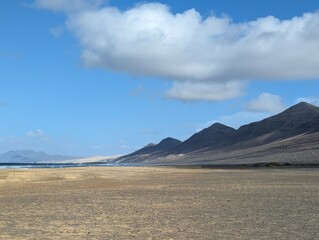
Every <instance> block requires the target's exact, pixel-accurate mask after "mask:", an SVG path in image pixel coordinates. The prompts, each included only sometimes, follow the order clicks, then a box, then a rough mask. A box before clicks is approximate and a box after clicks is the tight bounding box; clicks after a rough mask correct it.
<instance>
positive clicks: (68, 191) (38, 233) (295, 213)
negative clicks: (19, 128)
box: [0, 167, 319, 240]
mask: <svg viewBox="0 0 319 240" xmlns="http://www.w3.org/2000/svg"><path fill="white" fill-rule="evenodd" d="M318 216H319V169H225V170H224V169H183V168H156V167H153V168H151V167H149V168H146V167H145V168H144V167H122V168H121V167H105V168H102V167H101V168H98V167H92V168H74V169H27V170H0V239H4V240H8V239H23V240H26V239H37V240H38V239H64V240H68V239H72V240H76V239H134V238H135V239H319V217H318Z"/></svg>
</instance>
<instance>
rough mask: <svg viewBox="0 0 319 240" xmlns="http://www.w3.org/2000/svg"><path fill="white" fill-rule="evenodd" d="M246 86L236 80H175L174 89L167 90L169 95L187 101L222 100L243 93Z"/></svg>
mask: <svg viewBox="0 0 319 240" xmlns="http://www.w3.org/2000/svg"><path fill="white" fill-rule="evenodd" d="M244 86H245V84H244V83H242V82H236V81H233V82H225V83H211V82H192V81H179V82H174V85H173V87H172V89H171V90H169V91H168V92H167V96H168V97H170V98H175V99H180V100H185V101H189V100H211V101H221V100H227V99H232V98H235V97H238V96H240V95H242V89H243V88H244Z"/></svg>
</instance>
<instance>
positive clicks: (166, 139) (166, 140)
mask: <svg viewBox="0 0 319 240" xmlns="http://www.w3.org/2000/svg"><path fill="white" fill-rule="evenodd" d="M167 143H169V144H179V143H181V141H180V140H178V139H175V138H171V137H168V138H164V139H163V140H162V141H160V143H159V144H158V145H160V144H167Z"/></svg>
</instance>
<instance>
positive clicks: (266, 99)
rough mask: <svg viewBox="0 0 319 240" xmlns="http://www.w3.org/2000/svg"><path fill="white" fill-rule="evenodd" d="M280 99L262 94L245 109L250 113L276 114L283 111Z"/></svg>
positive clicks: (283, 107) (268, 94)
mask: <svg viewBox="0 0 319 240" xmlns="http://www.w3.org/2000/svg"><path fill="white" fill-rule="evenodd" d="M285 108H286V107H285V104H284V103H283V101H282V99H281V97H279V96H277V95H273V94H270V93H262V94H260V95H259V96H258V98H256V99H253V100H252V101H251V102H250V103H249V104H248V105H247V107H246V109H247V110H248V111H252V112H271V113H278V112H281V111H283V110H284V109H285Z"/></svg>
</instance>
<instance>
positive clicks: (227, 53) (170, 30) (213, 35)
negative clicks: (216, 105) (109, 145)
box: [35, 0, 319, 101]
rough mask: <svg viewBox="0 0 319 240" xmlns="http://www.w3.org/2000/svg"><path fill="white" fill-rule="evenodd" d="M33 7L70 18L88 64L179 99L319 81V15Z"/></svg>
mask: <svg viewBox="0 0 319 240" xmlns="http://www.w3.org/2000/svg"><path fill="white" fill-rule="evenodd" d="M35 5H36V6H37V7H39V8H45V9H50V10H52V11H63V12H65V13H66V16H67V23H66V27H67V28H68V29H69V30H70V31H72V32H73V33H74V34H75V36H76V37H77V38H78V39H79V41H80V43H81V46H82V50H83V53H82V59H83V62H84V63H85V64H86V65H87V66H91V67H102V68H105V69H108V70H113V71H121V72H127V73H130V74H134V75H141V76H155V77H160V78H164V79H167V80H171V81H173V87H172V89H171V90H169V91H168V93H167V96H169V97H172V98H175V99H181V100H211V101H220V100H224V99H230V98H235V97H238V96H240V95H241V94H243V89H244V88H243V86H244V83H245V82H246V81H247V82H249V81H255V80H292V79H293V80H295V79H299V80H304V79H317V78H318V77H319V68H318V62H319V55H318V54H314V53H315V52H317V50H318V48H319V28H318V23H319V12H314V13H306V14H304V15H302V16H298V17H294V18H292V19H288V20H280V19H278V18H275V17H273V16H268V17H263V18H259V19H257V20H254V21H249V22H242V23H234V22H232V20H231V19H230V18H228V17H225V16H222V17H217V16H214V15H211V16H208V17H206V18H204V17H203V16H201V15H200V13H199V12H197V11H196V10H194V9H190V10H188V11H185V12H182V13H177V14H174V13H172V12H171V10H170V8H169V7H168V6H167V5H164V4H160V3H142V4H138V5H136V6H135V7H133V8H131V9H128V10H125V11H121V10H119V9H117V8H114V7H108V6H106V7H105V6H103V5H102V4H101V1H94V0H91V1H90V0H86V1H85V0H77V1H76V0H37V1H35Z"/></svg>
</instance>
